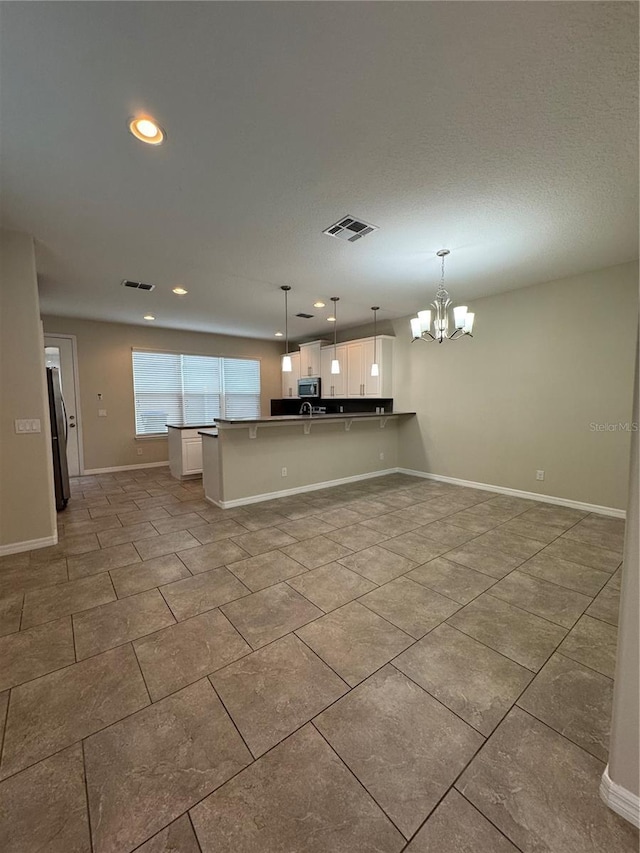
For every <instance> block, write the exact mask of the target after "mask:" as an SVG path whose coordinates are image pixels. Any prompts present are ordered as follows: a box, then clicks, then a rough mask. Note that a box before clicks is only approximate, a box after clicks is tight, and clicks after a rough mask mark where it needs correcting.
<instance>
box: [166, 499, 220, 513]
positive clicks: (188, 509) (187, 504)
mask: <svg viewBox="0 0 640 853" xmlns="http://www.w3.org/2000/svg"><path fill="white" fill-rule="evenodd" d="M210 506H211V504H210V503H209V502H208V501H205V500H202V499H200V498H198V499H196V500H185V501H182V500H181V501H180V503H177V504H173V503H172V504H167V505H166V506H165V509H166V510H167V512H168V513H169V515H171V516H173V517H174V518H177V517H178V516H179V515H187V514H189V515H191V514H192V513H194V512H195V513H197V514H198V515H200V513H201V512H207V511H208V510H209V507H210Z"/></svg>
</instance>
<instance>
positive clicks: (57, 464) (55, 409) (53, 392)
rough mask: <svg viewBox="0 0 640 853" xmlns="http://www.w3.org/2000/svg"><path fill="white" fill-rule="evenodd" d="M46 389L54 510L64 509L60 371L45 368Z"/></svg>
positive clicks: (66, 478)
mask: <svg viewBox="0 0 640 853" xmlns="http://www.w3.org/2000/svg"><path fill="white" fill-rule="evenodd" d="M47 389H48V391H49V415H50V417H51V450H52V457H53V480H54V483H55V487H56V509H57V510H58V511H60V510H62V509H64V508H65V507H66V505H67V503H68V501H69V496H70V494H71V492H70V489H69V471H68V469H67V411H66V409H65V407H64V399H63V397H62V389H61V387H60V371H59V370H58V368H57V367H47Z"/></svg>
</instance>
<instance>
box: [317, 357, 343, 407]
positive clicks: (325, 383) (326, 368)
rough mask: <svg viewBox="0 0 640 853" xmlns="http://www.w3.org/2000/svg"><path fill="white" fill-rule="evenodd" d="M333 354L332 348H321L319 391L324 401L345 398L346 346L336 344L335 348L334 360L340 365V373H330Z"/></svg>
mask: <svg viewBox="0 0 640 853" xmlns="http://www.w3.org/2000/svg"><path fill="white" fill-rule="evenodd" d="M333 353H334V349H333V347H323V348H322V352H321V357H320V378H321V379H322V386H321V391H322V396H323V397H324V398H325V399H328V398H330V397H346V396H347V345H346V344H338V346H337V347H336V348H335V354H336V358H337V359H338V362H339V364H340V373H332V372H331V362H332V361H333Z"/></svg>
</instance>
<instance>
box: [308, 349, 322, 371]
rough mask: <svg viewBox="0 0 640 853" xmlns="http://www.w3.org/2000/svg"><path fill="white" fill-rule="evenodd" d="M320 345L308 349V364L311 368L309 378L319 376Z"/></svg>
mask: <svg viewBox="0 0 640 853" xmlns="http://www.w3.org/2000/svg"><path fill="white" fill-rule="evenodd" d="M320 353H321V349H320V344H314V346H312V347H309V348H308V364H309V367H310V368H311V373H310V374H309V376H320Z"/></svg>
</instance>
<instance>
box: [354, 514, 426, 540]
mask: <svg viewBox="0 0 640 853" xmlns="http://www.w3.org/2000/svg"><path fill="white" fill-rule="evenodd" d="M360 523H361V524H363V525H364V526H365V527H369V528H370V529H371V530H375V531H376V532H377V533H380V534H383V535H384V536H386V537H387V538H389V537H391V536H398V535H399V534H400V533H408V532H409V531H410V530H416V528H418V527H421V526H422V525H423V522H422V521H421V520H420V519H417V518H409V517H406V516H403V515H402V513H401V512H391V513H387V514H386V515H378V516H375V517H374V518H365V520H364V521H362V522H360Z"/></svg>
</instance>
